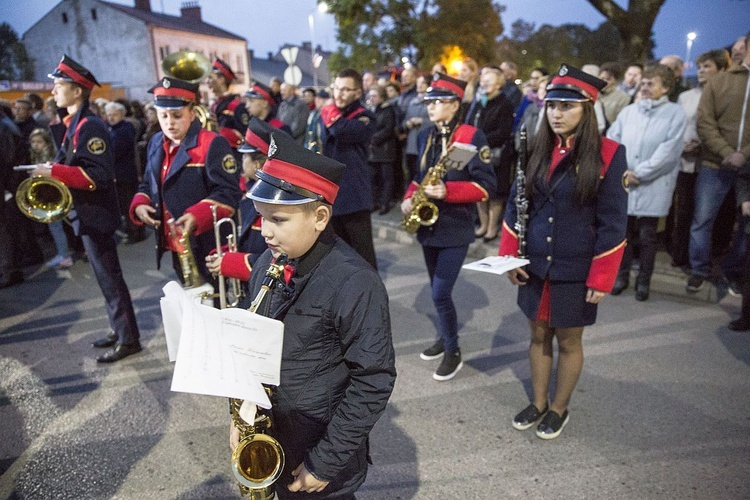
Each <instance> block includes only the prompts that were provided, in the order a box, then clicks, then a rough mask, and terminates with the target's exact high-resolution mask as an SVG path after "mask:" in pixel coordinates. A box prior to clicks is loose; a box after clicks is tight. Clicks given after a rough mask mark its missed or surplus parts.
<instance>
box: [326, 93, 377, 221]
mask: <svg viewBox="0 0 750 500" xmlns="http://www.w3.org/2000/svg"><path fill="white" fill-rule="evenodd" d="M320 119H321V123H322V124H323V126H322V127H321V133H320V140H321V142H322V143H323V154H324V155H325V156H327V157H329V158H333V159H334V160H337V161H340V162H341V163H343V164H344V165H346V169H345V170H344V176H343V178H342V179H341V183H340V184H339V194H338V196H337V197H336V201H335V203H334V204H333V215H334V217H335V216H337V215H348V214H353V213H355V212H361V211H363V210H367V211H368V212H369V211H372V180H371V177H372V174H371V173H370V165H369V164H368V163H367V157H368V155H369V148H370V139H371V138H372V135H373V134H374V133H375V122H374V120H375V117H374V116H373V114H372V113H370V112H369V111H367V110H366V109H365V108H363V107H362V106H360V104H359V101H354V102H353V103H351V104H349V105H348V106H347V107H346V108H344V109H339V108H337V107H336V105H335V104H329V105H327V106H324V107H323V108H322V109H321V110H320Z"/></svg>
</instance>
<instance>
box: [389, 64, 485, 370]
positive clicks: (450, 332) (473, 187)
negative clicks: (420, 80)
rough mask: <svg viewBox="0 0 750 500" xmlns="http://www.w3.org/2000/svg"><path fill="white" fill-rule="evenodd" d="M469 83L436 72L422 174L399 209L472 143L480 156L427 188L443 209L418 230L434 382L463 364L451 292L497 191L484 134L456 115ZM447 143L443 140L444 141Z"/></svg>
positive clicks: (422, 144) (427, 356)
mask: <svg viewBox="0 0 750 500" xmlns="http://www.w3.org/2000/svg"><path fill="white" fill-rule="evenodd" d="M465 86H466V82H464V81H461V80H457V79H455V78H451V77H450V76H447V75H443V74H441V73H436V74H435V75H434V77H433V81H432V85H431V86H430V87H429V88H428V89H427V93H426V94H425V96H424V100H425V101H426V102H427V113H428V115H429V117H430V121H431V122H432V123H434V124H435V126H434V127H430V128H427V129H425V130H423V131H422V132H420V134H419V138H418V139H417V144H418V148H419V172H418V173H417V175H416V177H415V178H414V180H413V181H412V183H411V185H410V186H409V188H408V189H407V191H406V194H405V195H404V201H403V202H402V203H401V211H402V212H403V213H404V214H405V215H408V214H409V213H411V210H412V195H413V194H414V192H415V191H416V190H417V189H418V188H419V186H420V183H421V182H422V180H423V179H424V177H425V175H426V174H427V172H428V170H429V169H430V167H433V166H435V165H436V164H437V163H438V162H439V161H440V160H441V157H442V156H443V155H444V154H445V152H446V151H445V148H446V147H447V148H449V147H450V146H451V145H452V144H453V143H465V144H472V145H474V146H475V147H476V148H477V151H478V154H477V155H476V156H474V158H472V160H471V161H470V162H469V163H468V164H467V165H466V167H465V168H463V169H461V170H458V169H452V170H448V172H447V173H446V174H445V176H444V177H443V179H442V180H441V181H440V182H439V183H438V184H437V185H427V186H426V187H425V188H424V190H425V194H426V195H427V197H428V198H431V199H432V200H431V201H433V202H434V203H435V204H436V205H437V206H438V209H439V217H438V219H437V221H436V222H435V224H434V225H432V226H428V227H424V226H422V227H420V228H419V230H418V232H417V240H418V241H419V243H420V244H421V245H422V252H423V253H424V259H425V263H426V264H427V274H428V275H429V277H430V286H431V288H432V301H433V303H434V304H435V309H436V310H437V313H438V338H437V341H436V342H435V344H434V345H432V346H431V347H429V348H428V349H425V350H424V351H423V352H422V354H421V355H420V357H421V358H422V359H424V360H432V359H437V358H440V357H442V361H441V363H440V365H439V366H438V368H437V370H436V371H435V373H434V374H433V375H432V378H434V379H435V380H439V381H445V380H450V379H452V378H453V377H454V376H455V375H456V373H457V372H458V370H460V369H461V367H462V366H463V362H462V361H461V351H460V349H459V347H458V319H457V316H456V306H455V305H454V304H453V299H452V297H451V293H452V291H453V285H455V283H456V279H457V278H458V273H459V271H460V270H461V265H462V264H463V261H464V258H465V257H466V252H467V251H468V248H469V244H470V243H472V242H473V241H474V224H473V220H472V214H473V204H474V203H476V202H479V201H486V200H487V199H488V197H489V192H491V191H492V190H494V189H495V187H496V184H495V183H496V181H495V172H494V170H493V169H492V166H491V165H490V149H489V146H488V145H487V139H486V138H485V136H484V133H483V132H482V131H481V130H478V129H477V128H476V127H473V126H471V125H466V124H459V116H458V111H459V108H460V106H461V100H462V99H463V96H464V88H465ZM444 139H445V142H444Z"/></svg>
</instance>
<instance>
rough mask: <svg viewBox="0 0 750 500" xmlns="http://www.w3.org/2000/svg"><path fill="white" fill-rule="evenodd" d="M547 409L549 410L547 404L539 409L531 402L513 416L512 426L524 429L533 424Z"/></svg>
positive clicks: (520, 429)
mask: <svg viewBox="0 0 750 500" xmlns="http://www.w3.org/2000/svg"><path fill="white" fill-rule="evenodd" d="M547 410H549V404H546V405H544V409H543V410H542V411H539V408H537V407H536V406H534V405H533V404H530V405H529V406H527V407H526V408H525V409H524V410H523V411H522V412H521V413H519V414H518V415H516V416H515V417H514V418H513V428H514V429H517V430H519V431H525V430H526V429H528V428H529V427H531V426H532V425H534V424H535V423H536V422H537V420H539V419H540V418H542V416H543V415H544V414H545V413H547Z"/></svg>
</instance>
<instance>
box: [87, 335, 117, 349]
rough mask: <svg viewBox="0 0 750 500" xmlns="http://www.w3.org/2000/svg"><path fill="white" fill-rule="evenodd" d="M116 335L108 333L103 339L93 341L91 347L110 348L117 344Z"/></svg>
mask: <svg viewBox="0 0 750 500" xmlns="http://www.w3.org/2000/svg"><path fill="white" fill-rule="evenodd" d="M117 338H118V337H117V334H116V333H115V332H109V333H108V334H107V336H106V337H104V338H103V339H99V340H95V341H93V342H92V343H91V345H92V346H93V347H112V346H113V345H115V344H116V343H117Z"/></svg>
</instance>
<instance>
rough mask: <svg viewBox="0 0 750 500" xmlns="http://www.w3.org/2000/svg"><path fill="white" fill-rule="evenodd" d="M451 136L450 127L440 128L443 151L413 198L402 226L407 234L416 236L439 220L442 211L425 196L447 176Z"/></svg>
mask: <svg viewBox="0 0 750 500" xmlns="http://www.w3.org/2000/svg"><path fill="white" fill-rule="evenodd" d="M449 134H450V131H449V129H448V127H446V126H441V127H440V135H441V136H442V141H443V143H442V147H443V151H442V154H441V156H440V160H439V161H438V162H437V165H435V166H433V167H430V169H429V170H428V171H427V174H426V175H425V176H424V179H422V182H421V183H420V184H419V189H417V190H416V191H415V192H414V194H413V195H412V197H411V203H412V205H411V212H409V214H408V215H405V216H404V220H403V221H402V222H401V225H402V226H404V229H406V232H407V233H411V234H414V233H416V232H417V231H418V230H419V227H420V226H425V227H428V226H432V225H433V224H435V222H436V221H437V220H438V215H439V213H440V209H439V208H438V206H437V205H436V204H435V203H433V202H431V201H430V200H429V198H428V197H427V195H425V192H424V190H425V188H426V187H427V186H430V185H432V186H435V185H437V184H438V183H439V182H440V179H442V178H443V175H445V172H446V170H448V169H447V168H446V166H445V165H443V159H444V158H445V157H446V156H447V154H448V135H449Z"/></svg>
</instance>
